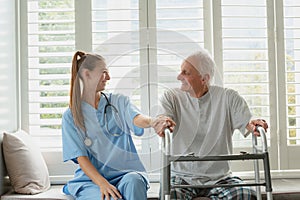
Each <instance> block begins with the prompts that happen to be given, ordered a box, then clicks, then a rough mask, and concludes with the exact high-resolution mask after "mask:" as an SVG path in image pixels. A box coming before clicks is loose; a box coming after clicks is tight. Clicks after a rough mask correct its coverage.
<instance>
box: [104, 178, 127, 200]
mask: <svg viewBox="0 0 300 200" xmlns="http://www.w3.org/2000/svg"><path fill="white" fill-rule="evenodd" d="M99 187H100V191H101V200H105V199H110V197H112V198H113V199H114V200H118V199H122V196H121V194H120V192H119V191H118V189H117V188H116V187H115V186H113V185H111V184H110V183H109V182H108V181H107V180H103V181H102V183H101V184H100V185H99Z"/></svg>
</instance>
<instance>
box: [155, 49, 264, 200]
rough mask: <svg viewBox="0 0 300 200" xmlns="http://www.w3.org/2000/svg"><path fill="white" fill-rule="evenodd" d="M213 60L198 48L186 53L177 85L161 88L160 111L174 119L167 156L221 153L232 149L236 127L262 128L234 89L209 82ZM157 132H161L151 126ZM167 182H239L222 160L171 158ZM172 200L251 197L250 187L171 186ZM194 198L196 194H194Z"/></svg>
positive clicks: (254, 195)
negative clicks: (171, 162) (198, 160)
mask: <svg viewBox="0 0 300 200" xmlns="http://www.w3.org/2000/svg"><path fill="white" fill-rule="evenodd" d="M214 71H215V62H214V61H213V59H212V57H211V55H210V54H209V53H208V52H207V51H206V50H205V49H201V50H200V51H198V52H195V53H194V54H192V55H190V56H189V57H187V58H186V59H185V60H184V61H183V63H182V65H181V72H180V74H179V75H178V77H177V79H178V80H179V81H181V88H180V89H170V90H167V91H166V92H165V93H164V95H163V96H162V98H161V104H162V108H163V111H162V113H161V114H164V115H166V116H169V117H170V118H172V119H173V120H174V121H175V122H176V127H175V129H174V131H173V134H172V137H173V149H172V154H173V155H188V154H194V155H202V156H205V155H221V154H230V153H232V134H233V132H234V130H236V129H237V130H239V131H240V132H241V133H242V134H243V135H244V136H245V137H246V136H247V135H248V133H249V132H254V134H259V133H258V132H255V127H256V125H260V126H262V127H263V128H264V129H267V128H268V124H267V123H266V122H265V121H264V120H261V119H255V120H251V113H250V110H249V107H248V105H247V103H246V101H245V100H244V99H243V98H242V97H241V96H240V95H239V94H238V93H237V92H236V91H234V90H232V89H228V88H222V87H219V86H214V85H211V84H210V82H211V80H212V79H213V77H214ZM157 133H158V135H160V136H163V132H162V131H157ZM171 182H172V183H173V184H191V185H192V184H197V185H198V184H221V183H242V180H241V179H240V178H239V177H234V176H232V175H231V171H230V167H229V163H228V161H209V162H175V163H173V164H172V179H171ZM171 196H172V197H171V198H172V199H198V198H199V197H206V198H209V199H256V193H255V191H253V190H252V189H251V188H250V187H234V188H221V187H219V188H213V189H195V188H188V189H184V188H182V189H181V188H179V189H175V190H174V191H171ZM197 197H198V198H197Z"/></svg>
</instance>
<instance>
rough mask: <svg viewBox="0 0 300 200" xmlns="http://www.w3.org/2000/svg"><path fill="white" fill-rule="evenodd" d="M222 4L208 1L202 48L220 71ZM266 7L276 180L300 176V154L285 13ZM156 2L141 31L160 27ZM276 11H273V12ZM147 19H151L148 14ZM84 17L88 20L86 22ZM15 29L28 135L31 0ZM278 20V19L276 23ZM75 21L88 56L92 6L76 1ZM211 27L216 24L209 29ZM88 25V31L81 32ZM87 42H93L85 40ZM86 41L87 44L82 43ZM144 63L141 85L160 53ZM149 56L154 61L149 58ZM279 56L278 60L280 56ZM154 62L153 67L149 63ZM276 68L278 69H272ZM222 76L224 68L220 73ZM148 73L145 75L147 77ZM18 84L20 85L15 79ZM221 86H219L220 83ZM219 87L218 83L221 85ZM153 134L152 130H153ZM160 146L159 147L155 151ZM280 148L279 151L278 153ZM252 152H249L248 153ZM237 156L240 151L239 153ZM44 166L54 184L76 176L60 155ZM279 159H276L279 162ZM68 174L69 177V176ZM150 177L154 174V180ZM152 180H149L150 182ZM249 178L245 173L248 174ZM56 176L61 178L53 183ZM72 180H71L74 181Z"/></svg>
mask: <svg viewBox="0 0 300 200" xmlns="http://www.w3.org/2000/svg"><path fill="white" fill-rule="evenodd" d="M221 1H222V0H211V1H204V6H205V8H206V9H204V17H206V18H209V20H205V21H204V27H205V29H206V30H207V31H206V32H205V35H204V37H205V41H206V43H204V47H205V48H207V49H208V50H209V51H211V52H212V54H213V55H214V58H215V61H216V64H217V65H218V66H223V65H222V63H223V58H222V45H220V44H222V30H221V23H222V22H221V20H222V19H221ZM266 2H267V23H268V30H267V32H268V56H269V57H268V62H269V63H268V64H269V66H270V67H269V77H270V82H269V90H270V115H271V116H272V117H270V122H269V124H270V125H271V127H270V130H269V133H270V134H271V136H270V144H269V145H270V148H269V151H270V156H271V167H272V170H273V171H272V176H274V177H289V176H291V177H300V175H299V173H298V172H299V171H300V168H299V169H293V170H290V168H291V167H290V166H291V163H292V162H297V164H298V165H299V164H300V161H299V160H298V159H296V156H297V155H298V154H299V152H300V146H288V145H287V137H286V136H287V134H286V130H287V122H286V115H287V114H286V113H287V110H286V103H287V102H286V96H285V95H280V94H286V89H285V87H278V86H279V85H285V84H286V80H285V68H284V67H282V66H285V44H284V14H283V0H278V1H275V0H266ZM155 4H156V1H149V0H145V1H144V0H139V9H140V14H139V20H140V22H139V23H140V25H139V27H140V30H143V29H147V28H149V27H156V10H155V9H156V5H155ZM274 8H275V9H274ZM147 14H148V15H147ZM82 16H85V17H84V18H82ZM16 18H17V19H16V27H17V28H16V29H17V30H18V35H17V37H16V43H17V47H18V50H16V54H17V56H18V59H17V60H18V62H17V63H16V66H17V72H16V73H17V77H19V78H20V83H19V84H18V86H19V90H18V94H19V95H18V96H17V98H18V100H17V103H16V108H17V113H20V114H17V121H18V122H16V123H17V124H18V125H19V124H20V128H22V129H23V130H25V131H28V127H29V119H28V113H29V109H28V106H27V105H28V92H27V91H28V86H27V81H28V77H27V72H28V71H27V67H28V64H27V63H28V51H27V46H28V39H27V33H28V28H27V22H28V21H27V1H23V0H16ZM275 18H276V20H275ZM75 20H78V21H79V22H78V23H77V21H76V22H75V23H76V24H79V26H80V28H79V26H78V25H77V26H75V27H77V28H76V30H75V37H76V40H77V41H76V49H82V50H85V51H91V50H92V36H91V34H92V31H90V34H89V33H88V34H87V31H86V30H91V23H85V22H86V21H88V20H90V21H91V1H90V0H88V1H87V0H76V1H75ZM211 23H212V24H211ZM82 26H84V28H82ZM87 38H90V39H88V40H87ZM82 41H84V42H82ZM155 42H156V37H155V35H150V37H149V41H147V39H146V38H144V39H142V40H141V43H140V45H141V46H147V45H148V44H147V43H149V44H150V45H152V46H153V45H154V46H155ZM140 55H141V58H140V60H141V61H140V62H141V63H140V64H141V65H143V66H145V65H148V68H145V69H143V70H144V71H143V73H141V74H143V78H142V80H143V81H144V82H143V83H141V84H148V83H149V82H153V81H154V82H155V80H156V77H157V74H156V72H155V70H151V69H152V68H151V66H150V67H149V63H157V60H156V59H157V58H156V51H155V50H152V49H149V48H148V49H145V50H142V51H140ZM148 55H150V57H147V56H148ZM276 55H277V56H276ZM149 60H150V62H149ZM271 66H274V67H271ZM220 70H221V71H222V68H221V69H220ZM145 74H146V75H145ZM17 81H18V80H17ZM217 84H218V83H217ZM219 84H220V83H219ZM143 94H145V95H143V99H142V102H143V104H142V112H143V113H145V114H150V115H151V114H152V113H150V106H149V105H151V104H153V102H156V100H157V98H158V97H157V96H156V95H153V96H151V95H150V94H157V92H156V88H155V87H149V88H146V89H145V90H144V91H143ZM149 131H150V130H149ZM155 145H156V146H155ZM155 145H154V146H153V147H150V145H146V146H145V147H146V148H158V144H155ZM278 147H279V149H280V150H278ZM249 150H250V149H249ZM236 151H239V149H236ZM43 155H44V157H45V160H46V163H47V165H48V167H49V171H50V175H51V176H52V177H54V179H53V181H55V180H58V182H59V180H60V181H61V179H59V178H58V177H69V175H72V174H73V171H74V170H75V168H76V167H75V165H74V164H72V163H70V162H69V163H62V156H61V153H60V152H43ZM277 158H278V159H277ZM151 159H153V158H151V155H150V157H149V160H147V161H145V164H146V165H149V166H151V165H155V166H156V164H157V163H154V162H152V161H151ZM65 172H67V173H65ZM151 176H152V175H151ZM151 176H150V177H151ZM245 176H247V174H246V175H245ZM55 177H57V178H55ZM70 177H71V176H70ZM157 177H158V174H154V175H153V180H158V178H157Z"/></svg>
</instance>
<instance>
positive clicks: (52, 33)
mask: <svg viewBox="0 0 300 200" xmlns="http://www.w3.org/2000/svg"><path fill="white" fill-rule="evenodd" d="M27 6H28V90H29V91H28V95H29V97H28V105H29V119H28V121H29V132H30V134H31V135H32V136H33V137H34V138H35V139H37V140H38V141H39V144H40V146H41V148H42V149H44V150H46V149H47V150H50V151H52V150H55V151H56V150H61V147H62V142H61V117H62V114H63V112H64V111H65V110H66V108H67V107H68V101H69V80H70V69H71V59H72V56H73V54H74V50H75V34H74V33H75V20H74V19H75V18H74V1H73V0H60V1H46V0H28V4H27Z"/></svg>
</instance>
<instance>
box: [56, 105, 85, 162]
mask: <svg viewBox="0 0 300 200" xmlns="http://www.w3.org/2000/svg"><path fill="white" fill-rule="evenodd" d="M79 134H82V135H79ZM83 138H84V136H83V133H82V132H79V129H77V128H76V126H75V124H74V120H73V117H72V113H71V110H70V109H68V110H67V111H66V112H65V113H64V114H63V117H62V143H63V160H64V162H66V161H68V160H72V161H73V162H74V163H76V164H78V162H77V157H79V156H88V152H87V149H86V147H85V145H84V142H83V140H84V139H83Z"/></svg>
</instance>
